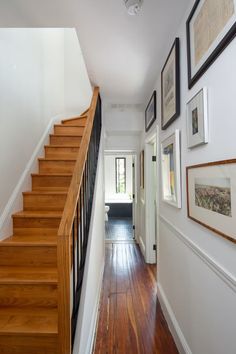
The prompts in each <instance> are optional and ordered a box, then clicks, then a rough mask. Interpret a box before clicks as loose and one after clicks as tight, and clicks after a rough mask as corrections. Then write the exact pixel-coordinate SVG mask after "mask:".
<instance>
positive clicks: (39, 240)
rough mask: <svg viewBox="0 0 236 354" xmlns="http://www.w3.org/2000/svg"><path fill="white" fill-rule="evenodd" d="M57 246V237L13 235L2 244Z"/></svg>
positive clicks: (0, 243)
mask: <svg viewBox="0 0 236 354" xmlns="http://www.w3.org/2000/svg"><path fill="white" fill-rule="evenodd" d="M55 245H57V236H56V235H55V236H51V235H50V236H43V235H42V236H37V237H35V236H30V235H25V236H23V235H22V236H21V235H20V236H19V235H12V236H10V237H7V238H5V239H4V240H2V241H1V242H0V247H1V246H55Z"/></svg>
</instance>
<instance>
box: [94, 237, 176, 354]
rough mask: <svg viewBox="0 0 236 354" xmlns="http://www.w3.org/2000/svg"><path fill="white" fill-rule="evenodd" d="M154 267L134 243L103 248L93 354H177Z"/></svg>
mask: <svg viewBox="0 0 236 354" xmlns="http://www.w3.org/2000/svg"><path fill="white" fill-rule="evenodd" d="M155 275H156V271H155V266H153V265H148V264H146V263H145V261H144V259H143V256H142V254H141V252H140V249H139V247H138V245H136V244H134V243H130V244H129V243H120V244H119V243H109V244H106V255H105V271H104V279H103V290H102V294H101V300H100V315H99V321H98V328H97V337H96V341H95V345H94V354H129V353H131V354H133V353H134V354H177V353H178V350H177V348H176V345H175V343H174V340H173V338H172V336H171V333H170V331H169V329H168V325H167V323H166V320H165V318H164V315H163V313H162V310H161V306H160V303H159V301H158V298H157V289H156V280H155Z"/></svg>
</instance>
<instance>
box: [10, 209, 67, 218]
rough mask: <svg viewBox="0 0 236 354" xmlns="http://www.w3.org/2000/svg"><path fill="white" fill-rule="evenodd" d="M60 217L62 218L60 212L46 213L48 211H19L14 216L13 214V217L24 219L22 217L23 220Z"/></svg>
mask: <svg viewBox="0 0 236 354" xmlns="http://www.w3.org/2000/svg"><path fill="white" fill-rule="evenodd" d="M61 216H62V211H48V210H34V211H25V210H21V211H18V212H17V213H15V214H13V217H21V218H24V217H25V218H27V217H32V218H34V217H35V218H38V217H41V218H44V217H45V218H48V217H50V218H60V217H61Z"/></svg>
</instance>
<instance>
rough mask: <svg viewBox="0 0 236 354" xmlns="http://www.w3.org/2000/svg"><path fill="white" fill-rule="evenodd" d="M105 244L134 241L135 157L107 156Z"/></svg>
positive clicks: (109, 154) (119, 154)
mask: <svg viewBox="0 0 236 354" xmlns="http://www.w3.org/2000/svg"><path fill="white" fill-rule="evenodd" d="M104 165H105V224H106V225H105V226H106V227H105V229H106V241H111V242H114V241H128V242H130V241H133V240H134V239H135V157H134V155H132V154H130V153H124V152H112V153H105V164H104Z"/></svg>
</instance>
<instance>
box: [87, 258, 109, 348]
mask: <svg viewBox="0 0 236 354" xmlns="http://www.w3.org/2000/svg"><path fill="white" fill-rule="evenodd" d="M104 267H105V263H103V266H102V270H101V273H100V277H99V286H98V293H97V299H96V304H95V307H94V310H93V316H92V321H91V327H90V331H89V335H88V345H87V348H86V354H92V353H93V345H94V341H95V339H96V332H97V324H98V319H99V313H100V312H99V304H100V298H101V291H102V280H103V273H104Z"/></svg>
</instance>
